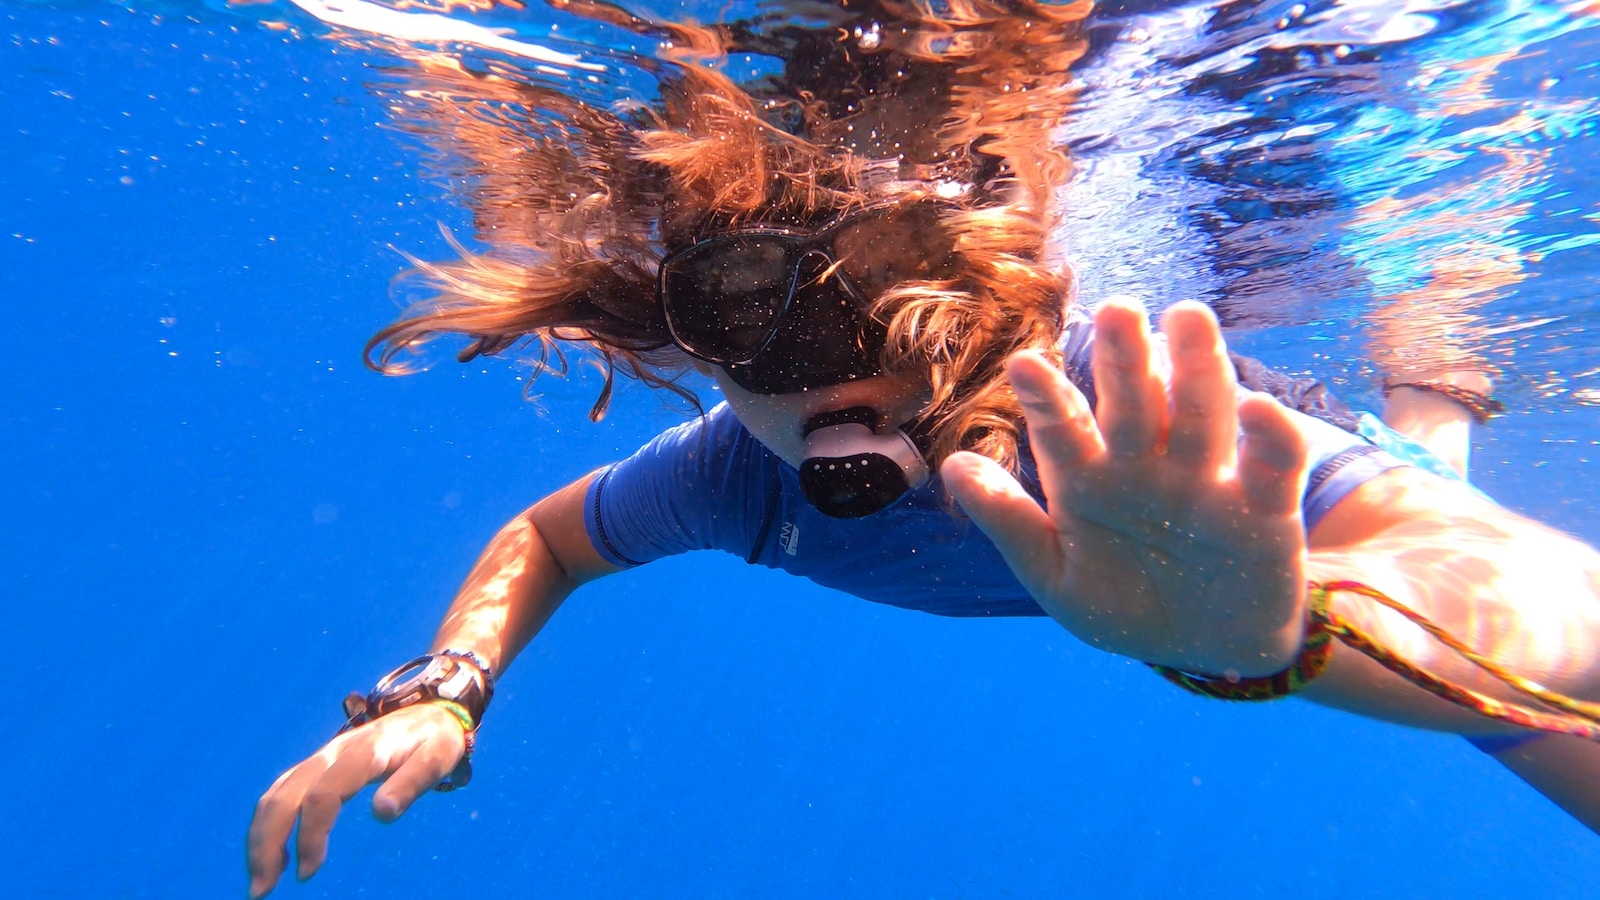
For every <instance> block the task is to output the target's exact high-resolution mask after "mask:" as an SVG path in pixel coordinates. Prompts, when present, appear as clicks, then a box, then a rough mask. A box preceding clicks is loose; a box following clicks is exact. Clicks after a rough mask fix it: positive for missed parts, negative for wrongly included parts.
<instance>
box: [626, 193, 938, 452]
mask: <svg viewBox="0 0 1600 900" xmlns="http://www.w3.org/2000/svg"><path fill="white" fill-rule="evenodd" d="M938 217H939V208H938V207H936V206H935V205H932V204H928V203H913V204H910V205H907V206H904V207H898V206H888V207H878V208H871V209H868V210H866V211H863V212H858V213H855V214H851V215H847V216H844V217H842V218H841V219H838V220H836V221H835V222H834V223H832V224H829V225H826V226H823V227H822V228H819V229H818V230H816V231H814V232H809V233H808V232H799V231H789V230H783V229H773V228H761V227H754V228H747V229H742V230H739V231H734V232H726V233H722V234H718V235H713V236H710V237H708V238H705V239H703V240H701V241H700V242H697V243H696V244H694V245H691V246H689V247H687V248H684V249H682V250H680V251H679V252H677V253H675V254H673V255H671V256H669V257H668V258H667V260H665V261H664V262H663V264H662V273H661V277H660V282H659V285H658V290H659V292H660V293H659V295H658V296H659V299H660V302H661V304H662V307H663V310H664V311H665V313H666V315H667V320H668V325H669V327H670V328H671V330H672V334H673V338H674V340H675V341H676V342H677V343H678V345H679V346H680V347H683V348H684V349H685V350H687V351H689V352H690V354H691V355H693V356H695V357H697V358H698V359H699V360H700V362H701V370H702V371H703V372H705V373H707V374H709V375H711V376H712V377H713V378H715V379H716V382H717V384H718V386H719V387H720V388H721V389H722V392H723V394H724V395H725V396H726V397H727V400H728V404H729V405H730V406H731V407H732V408H733V411H734V413H735V415H737V416H738V417H739V420H740V421H741V422H742V423H743V424H744V425H745V427H746V428H748V429H749V430H750V432H751V433H752V434H753V435H755V437H756V438H757V439H758V440H760V441H761V443H762V444H764V445H765V446H766V447H767V448H768V449H770V450H771V451H772V452H773V453H775V454H776V455H777V456H778V457H780V458H781V459H783V460H784V461H785V462H787V463H788V464H790V465H792V466H795V467H796V468H799V467H800V464H801V463H802V462H803V461H804V460H805V458H806V456H807V453H806V448H805V430H806V425H807V423H808V422H809V421H810V420H811V419H812V418H813V417H814V416H817V415H818V414H821V413H827V412H836V411H839V410H844V409H849V408H852V407H860V406H864V407H867V408H869V409H871V410H873V411H874V412H875V413H876V414H877V422H876V424H875V428H874V430H875V431H876V432H877V433H879V434H887V433H889V432H892V431H893V430H894V429H896V428H898V427H900V426H901V425H904V424H905V423H906V422H908V421H910V420H911V419H912V418H913V417H914V416H916V415H917V413H919V412H920V411H921V410H922V409H923V408H924V406H925V405H926V404H927V401H928V398H929V395H930V391H929V389H928V387H927V385H926V383H925V381H924V382H923V383H913V382H911V381H908V380H906V379H903V378H899V377H893V376H888V375H884V374H882V373H881V372H880V370H879V367H878V363H877V358H878V353H879V349H880V348H881V347H882V346H883V340H884V337H885V335H884V330H883V326H882V325H881V324H879V323H875V322H872V321H870V320H869V319H868V318H867V317H866V316H865V314H864V311H865V309H866V307H867V305H868V304H869V303H870V302H871V299H872V298H874V297H876V296H878V295H879V294H881V293H882V292H883V291H886V290H888V289H890V288H892V287H894V286H895V285H897V284H900V283H901V282H904V281H906V280H910V279H929V278H940V277H946V276H948V274H949V273H950V272H951V271H952V268H953V264H954V259H953V254H952V249H951V247H952V242H951V241H950V240H949V238H948V236H947V235H946V233H945V232H944V230H943V229H942V228H940V227H939V221H938Z"/></svg>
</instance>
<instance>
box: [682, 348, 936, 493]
mask: <svg viewBox="0 0 1600 900" xmlns="http://www.w3.org/2000/svg"><path fill="white" fill-rule="evenodd" d="M706 369H708V370H709V374H710V375H711V376H712V377H713V378H714V379H716V382H717V386H718V387H719V388H721V389H722V394H723V396H724V397H726V398H727V400H728V406H730V407H732V409H733V413H734V415H736V416H738V417H739V421H740V422H741V423H742V424H743V425H744V427H745V428H747V429H749V431H750V433H751V434H752V435H754V436H755V439H756V440H758V441H760V442H761V444H762V445H763V446H765V447H766V448H767V449H768V450H771V451H772V452H773V453H774V454H775V455H776V456H777V457H778V458H779V459H782V460H783V461H784V462H786V463H788V464H789V465H791V466H793V467H795V468H796V469H798V468H800V464H801V463H802V462H804V461H805V458H806V456H807V454H806V442H805V427H806V423H807V422H808V421H810V420H811V418H812V417H813V416H816V415H817V414H818V413H825V412H833V411H837V410H841V409H849V408H851V407H853V406H865V407H869V408H870V409H872V410H873V411H874V412H876V413H877V414H878V425H877V427H876V428H874V429H873V430H874V431H876V432H877V433H879V434H887V433H889V432H891V431H893V430H894V429H896V428H899V427H900V426H902V425H904V424H905V423H907V422H909V421H911V420H912V419H913V418H914V417H915V416H916V415H917V413H919V412H920V411H921V410H922V407H923V406H924V405H925V404H926V403H927V402H928V397H929V389H928V387H927V385H926V384H915V383H912V382H908V381H906V380H904V379H900V378H896V377H893V376H890V375H875V376H873V377H871V378H862V379H860V380H857V381H850V382H846V383H844V384H839V385H834V386H832V387H823V388H812V389H810V390H805V391H797V392H795V393H791V394H753V393H751V392H749V391H747V390H745V389H744V388H742V387H740V386H739V385H738V384H736V383H735V382H734V380H733V379H732V378H730V377H729V376H728V373H726V372H724V371H723V370H722V369H720V368H717V367H714V366H712V367H706Z"/></svg>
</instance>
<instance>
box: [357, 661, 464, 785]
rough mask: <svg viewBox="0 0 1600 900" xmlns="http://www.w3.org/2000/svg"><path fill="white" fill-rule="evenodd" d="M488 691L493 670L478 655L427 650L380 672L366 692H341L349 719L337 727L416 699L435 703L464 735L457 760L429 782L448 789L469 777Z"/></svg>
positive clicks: (411, 703) (412, 703)
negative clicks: (439, 778)
mask: <svg viewBox="0 0 1600 900" xmlns="http://www.w3.org/2000/svg"><path fill="white" fill-rule="evenodd" d="M493 697H494V675H493V674H492V673H491V672H490V671H489V665H488V663H486V662H484V661H483V659H482V657H479V656H478V655H477V654H474V653H464V652H461V651H456V650H442V651H440V652H438V653H429V654H427V655H425V656H419V657H417V658H416V659H413V660H411V661H410V662H408V663H406V664H405V665H403V666H401V667H400V668H398V669H395V670H394V671H393V672H390V673H389V674H387V675H385V676H383V677H382V678H381V679H379V680H378V684H377V685H376V686H375V687H373V689H372V690H371V692H369V693H368V694H366V695H365V696H362V694H361V693H360V692H352V693H351V694H350V695H349V696H347V697H345V698H344V713H345V716H346V717H347V718H348V721H346V722H345V724H344V727H343V728H341V729H339V733H340V734H343V733H344V732H346V731H349V730H350V729H352V728H355V727H357V726H358V725H364V724H366V723H367V722H370V721H372V720H373V719H376V718H378V717H380V716H386V715H388V714H389V713H392V712H394V711H395V710H399V709H405V708H406V707H408V706H415V705H416V704H418V703H437V704H439V705H440V706H442V707H444V708H445V710H446V711H448V712H449V713H450V714H451V715H453V716H455V717H456V718H457V719H459V720H460V721H461V728H462V730H463V731H464V732H465V733H466V740H467V750H466V753H464V754H462V756H461V762H460V763H458V764H457V765H456V767H455V770H454V771H452V772H451V773H450V774H449V775H448V776H446V777H445V779H444V780H443V781H441V782H439V783H438V784H437V785H435V786H434V790H437V791H450V790H454V789H456V788H458V787H464V786H466V783H467V782H468V781H469V780H471V778H472V763H471V760H472V749H473V744H474V743H475V737H476V735H477V731H478V725H479V724H480V723H482V722H483V713H484V710H486V709H488V707H489V701H490V699H492V698H493Z"/></svg>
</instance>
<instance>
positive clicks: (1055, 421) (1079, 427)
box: [1006, 352, 1106, 502]
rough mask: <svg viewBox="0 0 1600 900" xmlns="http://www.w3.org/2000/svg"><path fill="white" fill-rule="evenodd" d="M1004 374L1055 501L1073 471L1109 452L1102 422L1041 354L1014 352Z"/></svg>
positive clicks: (1048, 493)
mask: <svg viewBox="0 0 1600 900" xmlns="http://www.w3.org/2000/svg"><path fill="white" fill-rule="evenodd" d="M1006 375H1007V376H1008V377H1009V378H1010V379H1011V389H1012V390H1013V391H1015V392H1016V395H1017V402H1018V403H1020V404H1021V406H1022V415H1023V417H1024V418H1025V419H1026V420H1027V425H1028V445H1029V447H1030V449H1031V450H1032V452H1033V459H1034V462H1035V463H1036V464H1037V465H1038V468H1039V483H1040V484H1041V485H1042V486H1043V487H1044V492H1045V497H1047V498H1050V499H1051V501H1052V502H1053V501H1054V500H1055V499H1056V498H1058V497H1060V496H1062V493H1061V492H1062V491H1063V490H1064V489H1065V486H1066V480H1067V479H1068V478H1070V477H1071V474H1072V473H1073V472H1074V471H1077V470H1078V469H1079V468H1081V467H1082V466H1083V465H1084V464H1085V463H1086V462H1088V461H1090V460H1093V459H1097V458H1099V457H1100V456H1101V455H1103V454H1104V453H1105V451H1106V448H1105V444H1104V443H1103V442H1102V440H1101V437H1100V426H1099V425H1098V424H1097V423H1096V422H1095V417H1094V412H1093V411H1092V410H1090V409H1089V401H1088V400H1087V399H1085V397H1084V396H1083V394H1082V393H1081V392H1080V391H1079V390H1078V389H1077V387H1075V386H1074V385H1073V384H1072V382H1071V381H1068V380H1067V376H1066V375H1065V374H1064V373H1063V372H1062V371H1061V369H1060V368H1058V367H1057V366H1054V365H1051V363H1050V361H1049V360H1047V359H1045V358H1044V357H1043V356H1042V355H1040V354H1038V353H1027V352H1024V353H1018V354H1016V355H1015V356H1013V357H1011V359H1009V360H1007V361H1006Z"/></svg>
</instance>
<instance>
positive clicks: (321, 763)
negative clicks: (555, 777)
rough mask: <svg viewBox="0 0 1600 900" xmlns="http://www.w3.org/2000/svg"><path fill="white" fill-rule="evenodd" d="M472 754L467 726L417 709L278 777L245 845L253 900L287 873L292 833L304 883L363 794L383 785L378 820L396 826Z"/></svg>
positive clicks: (377, 723)
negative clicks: (347, 808) (342, 815)
mask: <svg viewBox="0 0 1600 900" xmlns="http://www.w3.org/2000/svg"><path fill="white" fill-rule="evenodd" d="M465 752H466V736H465V732H463V731H462V728H461V722H460V720H459V719H457V718H456V717H455V716H453V715H451V714H450V713H449V712H447V711H445V709H444V708H443V707H440V706H438V705H436V704H433V703H418V704H416V705H414V706H409V707H406V708H405V709H401V710H397V711H395V712H393V713H390V714H388V715H385V716H380V717H379V718H377V719H374V720H372V721H371V722H368V723H366V724H365V725H362V726H360V727H358V728H354V729H352V730H350V731H346V732H344V733H343V734H340V735H339V736H338V737H336V738H334V739H333V740H331V741H329V742H328V743H327V745H326V746H324V747H323V748H322V749H321V750H320V751H318V752H317V753H316V754H315V755H314V756H312V757H311V758H309V759H307V760H305V761H304V762H302V763H300V764H299V765H297V766H295V767H294V768H292V769H290V770H289V771H287V772H284V773H283V774H282V775H280V776H278V780H277V781H275V782H273V784H272V787H270V788H268V789H267V792H266V793H265V794H263V795H262V797H261V800H260V802H259V803H257V804H256V812H255V817H254V818H253V819H252V820H251V821H250V834H249V837H248V839H247V840H246V866H247V868H248V869H249V872H250V897H251V898H252V900H255V898H259V897H263V896H266V894H267V893H268V892H269V891H271V890H272V889H273V887H274V886H276V885H277V883H278V878H279V877H280V876H282V875H283V872H284V870H285V869H286V868H288V866H289V852H288V851H289V846H288V845H289V835H290V833H291V832H294V833H295V856H296V857H297V858H298V859H299V865H298V867H297V869H296V874H297V875H298V876H299V878H300V880H302V881H304V880H305V879H307V878H310V877H311V876H312V875H314V874H316V872H317V870H318V869H320V868H321V867H322V863H323V860H325V859H326V858H327V855H328V833H329V832H330V831H332V830H333V823H334V820H335V819H337V818H338V817H339V810H340V809H341V808H342V807H343V806H344V804H345V802H346V801H348V800H349V799H350V798H352V797H354V796H355V795H356V794H358V793H360V792H361V789H362V788H364V787H366V786H367V785H369V784H372V783H374V782H379V781H382V782H383V786H382V787H380V788H378V791H377V793H376V794H375V795H373V798H372V814H373V815H374V816H376V817H377V818H378V820H379V821H382V822H392V821H394V820H395V819H398V818H399V817H400V815H401V814H402V813H404V812H405V811H406V810H407V809H408V808H410V806H411V804H412V803H414V802H416V800H417V798H418V797H420V796H422V795H423V794H425V793H427V792H428V791H430V790H432V789H433V786H434V785H436V784H438V783H439V781H440V780H441V779H443V778H444V777H445V776H446V775H449V774H450V772H451V770H453V769H454V768H455V767H456V763H458V762H459V761H460V760H461V756H462V754H463V753H465ZM296 820H298V821H299V823H300V827H299V830H298V831H296V829H295V822H296Z"/></svg>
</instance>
